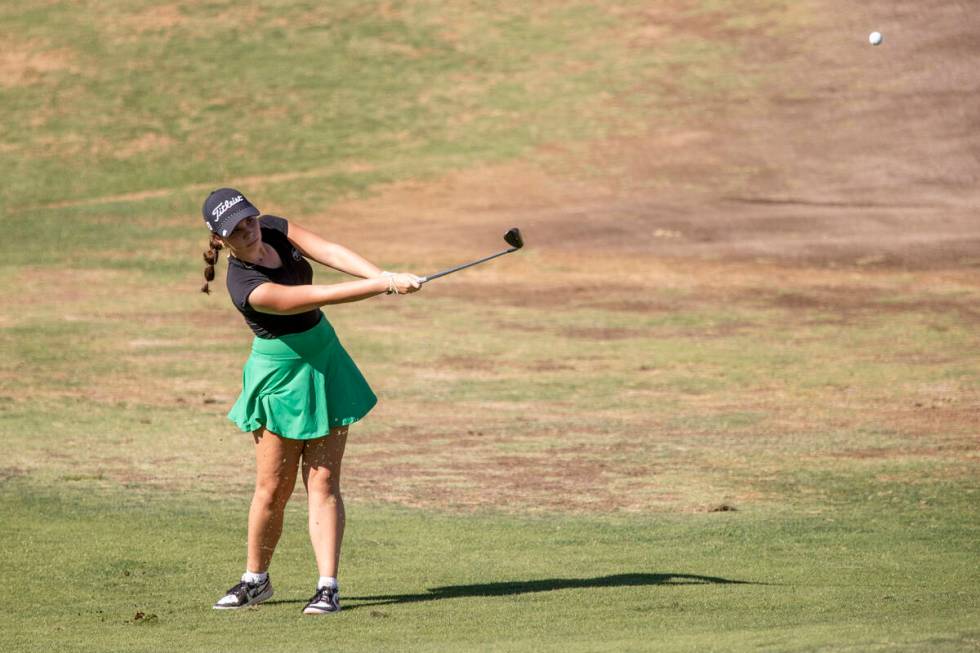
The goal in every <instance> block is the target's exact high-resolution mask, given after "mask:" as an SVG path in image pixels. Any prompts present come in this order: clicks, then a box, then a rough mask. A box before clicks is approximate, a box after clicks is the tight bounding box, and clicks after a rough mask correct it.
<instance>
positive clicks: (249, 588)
mask: <svg viewBox="0 0 980 653" xmlns="http://www.w3.org/2000/svg"><path fill="white" fill-rule="evenodd" d="M271 596H272V581H271V580H270V579H269V577H268V576H267V577H266V579H265V581H264V582H262V583H246V582H245V581H242V582H240V583H238V585H235V586H234V587H232V588H231V589H230V590H228V593H227V594H225V595H224V596H222V597H221V598H220V599H218V602H217V603H215V604H214V606H213V607H214V609H215V610H237V609H238V608H244V607H247V606H249V605H258V604H259V603H262V601H265V600H266V599H268V598H270V597H271Z"/></svg>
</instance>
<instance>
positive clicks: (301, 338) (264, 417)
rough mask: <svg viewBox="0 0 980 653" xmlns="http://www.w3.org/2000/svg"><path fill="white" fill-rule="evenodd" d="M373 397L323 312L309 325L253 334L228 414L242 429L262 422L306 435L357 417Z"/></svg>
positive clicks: (321, 433) (322, 432)
mask: <svg viewBox="0 0 980 653" xmlns="http://www.w3.org/2000/svg"><path fill="white" fill-rule="evenodd" d="M377 402H378V398H377V397H376V396H375V395H374V392H373V391H372V390H371V386H369V385H368V383H367V381H366V380H365V379H364V376H363V375H361V371H360V370H359V369H357V365H355V364H354V361H353V360H352V359H351V357H350V355H349V354H348V353H347V351H346V350H345V349H344V347H343V345H341V344H340V340H338V339H337V333H336V332H335V331H334V329H333V327H332V326H331V325H330V322H328V321H327V319H326V317H321V319H320V322H319V323H318V324H317V325H316V326H315V327H313V328H312V329H310V330H308V331H303V332H302V333H292V334H289V335H286V336H280V337H279V338H255V340H254V341H253V342H252V353H251V355H250V356H249V357H248V360H247V361H246V363H245V368H244V370H243V371H242V393H241V395H239V397H238V400H237V401H236V402H235V405H234V406H233V407H232V409H231V411H230V412H229V413H228V419H230V420H231V421H232V422H234V423H235V424H236V425H237V426H238V428H240V429H241V430H242V431H246V432H252V431H254V430H256V429H258V428H259V427H262V426H264V427H265V428H267V429H268V430H270V431H272V432H273V433H275V434H277V435H280V436H282V437H284V438H290V439H293V440H310V439H313V438H319V437H322V436H324V435H327V434H329V433H330V429H331V428H334V427H336V426H347V425H348V424H353V423H354V422H356V421H357V420H359V419H361V418H362V417H364V416H365V415H367V414H368V412H369V411H370V410H371V409H372V408H373V407H374V405H375V404H376V403H377Z"/></svg>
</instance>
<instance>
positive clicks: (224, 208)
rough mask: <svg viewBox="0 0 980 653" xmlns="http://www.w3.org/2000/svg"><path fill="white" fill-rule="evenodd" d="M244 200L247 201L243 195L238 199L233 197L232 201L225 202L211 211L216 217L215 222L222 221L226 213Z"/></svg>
mask: <svg viewBox="0 0 980 653" xmlns="http://www.w3.org/2000/svg"><path fill="white" fill-rule="evenodd" d="M243 199H245V198H244V197H242V196H241V195H239V196H238V197H233V198H232V199H230V200H225V201H224V202H222V203H221V204H219V205H218V206H216V207H214V209H213V210H212V211H211V215H213V216H214V218H213V222H217V221H218V220H220V219H221V216H223V215H224V214H225V211H227V210H228V209H230V208H231V207H233V206H235V205H236V204H238V203H239V202H241V201H242V200H243Z"/></svg>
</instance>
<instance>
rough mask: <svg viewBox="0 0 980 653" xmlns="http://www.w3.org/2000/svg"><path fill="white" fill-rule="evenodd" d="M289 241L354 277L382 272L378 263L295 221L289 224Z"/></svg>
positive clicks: (335, 268) (307, 253)
mask: <svg viewBox="0 0 980 653" xmlns="http://www.w3.org/2000/svg"><path fill="white" fill-rule="evenodd" d="M288 238H289V241H290V242H291V243H292V244H293V245H294V246H295V247H296V248H297V249H299V250H300V251H301V252H302V253H303V255H304V256H306V257H307V258H311V259H313V260H314V261H317V262H318V263H322V264H323V265H326V266H327V267H331V268H333V269H334V270H338V271H340V272H345V273H347V274H349V275H351V276H354V277H361V278H362V279H371V278H373V277H376V276H378V275H379V274H381V270H380V269H379V268H378V266H377V265H375V264H374V263H372V262H371V261H369V260H367V259H366V258H364V257H363V256H361V255H360V254H358V253H357V252H353V251H351V250H349V249H347V248H346V247H344V246H343V245H341V244H339V243H332V242H330V241H327V240H324V239H323V238H320V237H319V236H318V235H316V234H315V233H313V232H312V231H310V230H308V229H304V228H303V227H301V226H299V225H298V224H296V223H295V222H291V223H290V224H289V236H288Z"/></svg>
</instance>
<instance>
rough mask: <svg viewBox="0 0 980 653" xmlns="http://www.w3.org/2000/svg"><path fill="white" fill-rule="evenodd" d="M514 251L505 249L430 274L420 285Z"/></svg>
mask: <svg viewBox="0 0 980 653" xmlns="http://www.w3.org/2000/svg"><path fill="white" fill-rule="evenodd" d="M516 251H517V248H516V247H511V248H510V249H505V250H504V251H502V252H497V253H496V254H491V255H490V256H485V257H483V258H481V259H478V260H476V261H470V262H469V263H463V264H462V265H457V266H456V267H454V268H449V269H448V270H443V271H441V272H436V273H435V274H430V275H429V276H427V277H422V283H425V282H426V281H432V280H433V279H438V278H439V277H444V276H446V275H447V274H452V273H453V272H459V271H460V270H464V269H466V268H469V267H473V266H474V265H479V264H480V263H486V262H487V261H489V260H490V259H494V258H497V257H498V256H503V255H504V254H510V253H511V252H516Z"/></svg>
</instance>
